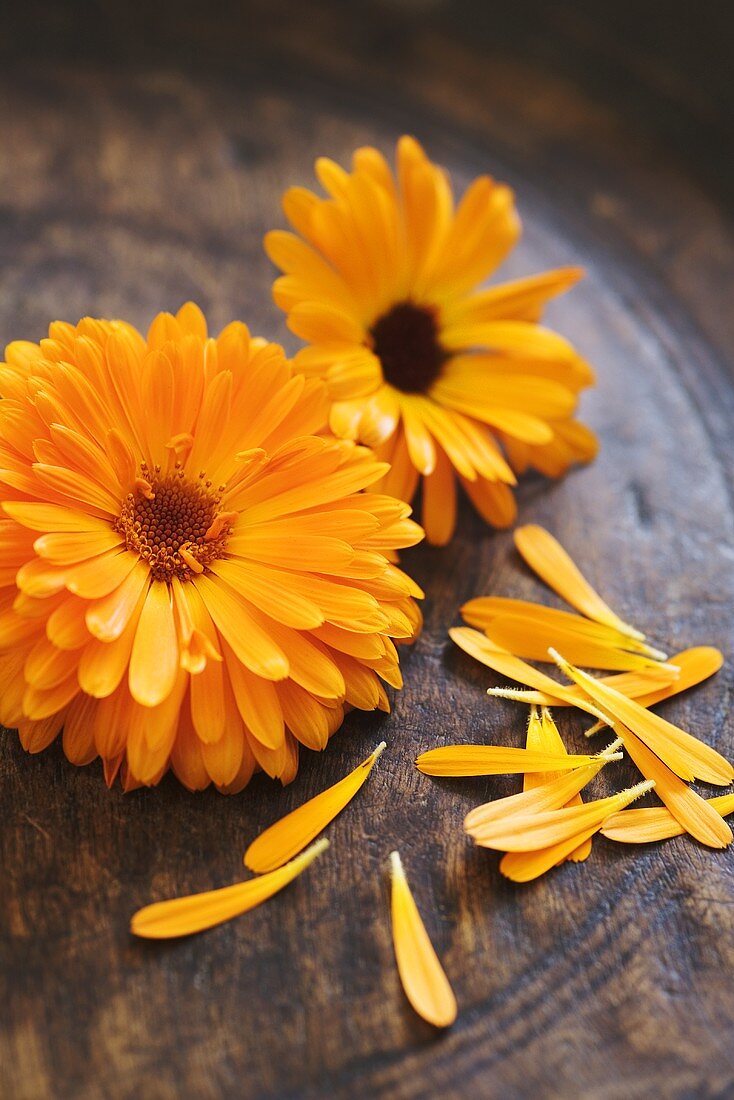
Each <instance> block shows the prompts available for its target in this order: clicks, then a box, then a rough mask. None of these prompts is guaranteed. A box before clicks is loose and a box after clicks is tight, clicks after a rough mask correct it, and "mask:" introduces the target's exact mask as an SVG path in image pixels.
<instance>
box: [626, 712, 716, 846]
mask: <svg viewBox="0 0 734 1100" xmlns="http://www.w3.org/2000/svg"><path fill="white" fill-rule="evenodd" d="M614 729H615V732H616V733H617V734H618V735H619V736H620V737H621V738H622V740H623V741H624V746H625V748H626V749H627V752H628V753H629V754H630V756H631V757H632V759H633V760H634V762H635V764H636V765H637V767H638V768H639V769H640V771H641V772H642V774H643V775H644V776H645V777H646V778H647V779H652V780H654V781H655V791H656V793H657V795H658V797H659V798H660V800H661V801H662V802H664V803H665V805H666V806H667V807H668V809H669V810H670V812H671V814H672V815H673V817H674V818H675V819H676V821H678V822H680V824H681V825H682V826H683V828H684V829H685V831H686V832H687V833H690V834H691V836H693V837H695V838H696V840H698V841H700V842H701V844H705V845H706V846H707V847H709V848H726V847H727V845H729V844H731V841H732V833H731V829H730V828H729V826H728V825H727V824H726V822H725V821H723V820H722V818H721V816H720V814H718V813H717V812H716V810H715V809H714V808H713V807H712V806H711V805H710V803H708V802H706V800H705V799H703V798H701V796H700V795H698V794H696V792H695V791H694V790H692V789H691V788H690V787H689V786H688V785H687V784H686V783H684V782H683V780H682V779H679V778H678V776H677V775H675V773H674V772H672V771H671V770H670V768H668V767H667V766H666V765H665V764H664V763H663V761H662V760H659V759H658V757H657V756H656V755H655V753H654V752H652V751H651V750H650V749H649V748H648V747H647V745H645V744H644V743H643V742H642V741H641V740H640V738H639V737H635V735H634V734H633V733H632V732H631V731H630V730H628V729H627V728H626V726H623V725H622V723H621V722H617V723H615V726H614Z"/></svg>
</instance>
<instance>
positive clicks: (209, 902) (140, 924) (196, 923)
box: [130, 839, 329, 940]
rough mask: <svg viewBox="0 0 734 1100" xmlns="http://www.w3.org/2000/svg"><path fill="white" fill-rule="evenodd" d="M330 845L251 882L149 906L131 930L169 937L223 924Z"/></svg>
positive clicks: (251, 906)
mask: <svg viewBox="0 0 734 1100" xmlns="http://www.w3.org/2000/svg"><path fill="white" fill-rule="evenodd" d="M328 846H329V842H328V840H326V839H323V840H317V841H316V843H315V844H312V845H311V847H310V848H308V849H307V850H306V851H305V852H304V853H303V854H302V855H300V856H297V857H296V858H295V859H294V860H292V861H291V862H290V863H287V864H286V865H285V867H279V868H278V870H277V871H271V872H270V874H268V875H262V876H260V877H258V878H254V879H251V880H250V881H249V882H238V883H236V884H235V885H234V886H225V887H223V888H222V889H221V890H208V891H207V892H206V893H203V894H193V895H192V896H191V897H186V898H173V899H172V900H171V901H158V902H155V903H154V904H153V905H146V907H145V908H144V909H139V910H138V912H137V913H136V914H135V915H134V916H133V918H132V920H131V922H130V931H131V932H133V933H134V934H135V935H136V936H143V937H145V938H146V939H153V940H167V939H172V938H173V937H175V936H188V935H191V934H192V933H193V932H203V931H204V929H205V928H213V927H214V925H216V924H222V922H223V921H226V920H231V918H232V917H238V916H240V914H241V913H246V912H247V911H248V910H249V909H254V908H255V906H256V905H260V904H261V903H262V902H264V901H267V899H268V898H271V897H272V896H273V894H277V893H278V891H279V890H282V889H283V887H284V886H287V885H288V883H289V882H292V881H293V879H294V878H296V877H297V876H298V875H300V873H301V871H305V869H306V868H307V867H308V865H309V864H310V863H312V862H313V860H314V859H316V857H317V856H318V855H320V854H321V853H322V852H323V851H324V849H326V848H328Z"/></svg>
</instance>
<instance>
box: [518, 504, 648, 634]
mask: <svg viewBox="0 0 734 1100" xmlns="http://www.w3.org/2000/svg"><path fill="white" fill-rule="evenodd" d="M514 539H515V546H516V547H517V549H518V550H519V551H520V553H521V554H522V556H523V558H524V559H525V561H526V562H527V563H528V565H529V566H530V568H531V569H533V570H534V571H535V572H536V573H537V574H538V576H539V577H540V578H541V579H542V580H544V581H545V583H546V584H547V585H548V586H549V587H550V588H552V589H553V591H554V592H557V593H558V595H559V596H561V597H562V598H563V599H564V600H566V602H567V603H570V604H571V607H575V608H576V610H577V611H580V612H581V613H582V614H583V615H587V616H588V617H589V618H590V619H594V620H595V622H598V623H604V624H605V625H606V626H610V627H613V628H614V629H615V630H619V631H620V632H621V633H622V634H628V635H629V636H630V637H631V638H637V639H640V640H641V639H643V638H644V634H641V633H640V632H639V630H636V629H635V628H634V627H633V626H630V625H629V623H625V622H624V621H623V620H622V619H620V618H619V616H618V615H615V613H614V612H613V611H612V609H611V607H609V605H608V604H606V603H605V602H604V600H603V599H602V598H601V596H600V595H599V594H598V593H597V592H595V591H594V589H593V588H592V587H591V585H590V584H589V582H588V581H587V580H586V577H584V575H583V574H582V573H581V571H580V570H579V569H578V567H577V566H576V564H575V563H574V562H573V561H572V559H571V557H570V556H569V554H568V553H567V552H566V551H565V550H564V549H563V547H562V546H561V544H560V543H559V542H558V540H557V539H555V538H554V537H553V535H551V533H550V532H549V531H546V530H545V528H544V527H539V526H537V524H528V525H527V526H525V527H518V528H517V529H516V531H515V534H514Z"/></svg>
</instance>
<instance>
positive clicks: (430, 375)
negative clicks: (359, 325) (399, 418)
mask: <svg viewBox="0 0 734 1100" xmlns="http://www.w3.org/2000/svg"><path fill="white" fill-rule="evenodd" d="M371 336H372V348H373V351H374V353H375V355H376V356H377V357H378V359H379V360H380V362H381V364H382V373H383V374H384V376H385V380H386V381H387V382H389V383H390V384H391V385H393V386H395V387H396V389H399V390H403V392H404V393H425V391H426V390H427V389H428V388H429V386H430V385H431V383H432V382H434V381H435V380H436V378H438V376H439V374H440V373H441V367H442V366H443V364H444V362H445V361H446V352H445V351H444V350H443V348H442V347H441V345H440V343H439V341H438V325H437V323H436V315H435V313H434V311H433V310H431V309H429V308H426V307H425V306H417V305H415V304H414V303H413V302H399V303H398V305H396V306H393V308H392V309H391V310H390V311H389V312H388V313H385V314H383V315H382V317H380V318H378V320H377V321H376V322H375V324H374V325H373V326H372V330H371Z"/></svg>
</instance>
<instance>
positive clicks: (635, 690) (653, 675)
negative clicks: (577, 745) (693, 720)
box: [487, 653, 690, 737]
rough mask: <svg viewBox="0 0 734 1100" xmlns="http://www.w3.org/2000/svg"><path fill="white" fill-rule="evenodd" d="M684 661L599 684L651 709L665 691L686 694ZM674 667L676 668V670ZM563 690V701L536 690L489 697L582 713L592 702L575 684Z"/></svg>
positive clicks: (603, 678)
mask: <svg viewBox="0 0 734 1100" xmlns="http://www.w3.org/2000/svg"><path fill="white" fill-rule="evenodd" d="M680 659H681V654H679V653H678V654H676V655H675V656H674V657H671V658H670V664H666V665H662V664H661V665H657V666H651V667H650V668H641V669H637V670H636V671H634V672H619V673H617V674H616V675H614V676H600V677H599V680H600V682H601V683H602V684H609V685H610V686H611V687H614V688H616V689H617V691H621V692H622V694H623V695H626V696H627V698H628V699H637V701H638V702H642V705H643V706H649V703H645V702H644V699H646V698H648V697H650V696H651V695H652V694H653V693H654V694H658V692H659V693H660V694H661V696H662V692H664V691H665V692H668V693H669V694H671V695H675V694H677V693H678V692H679V691H683V690H684V689H683V688H681V687H679V686H678V676H679V668H678V665H677V662H678V661H679V660H680ZM674 665H675V666H676V667H675V668H674V667H672V666H674ZM528 667H529V668H530V667H531V666H530V665H529V666H528ZM559 686H560V685H559ZM689 686H690V685H689ZM561 690H562V691H563V696H562V697H561V695H560V694H557V695H555V696H553V695H549V694H548V693H547V692H542V691H533V690H532V689H531V690H528V691H522V690H521V689H515V688H490V689H489V691H488V692H487V694H488V695H494V696H496V697H497V698H499V699H512V700H514V701H515V702H517V703H528V704H530V705H531V706H532V705H533V704H534V705H536V706H542V707H570V706H576V707H579V708H580V709H581V710H585V709H586V705H587V704H588V702H589V700H588V699H587V698H586V696H585V695H584V693H583V691H581V689H580V688H578V687H576V685H575V684H574V685H572V686H567V685H565V684H564V685H563V687H562V689H561ZM605 725H606V722H604V721H602V719H599V720H598V722H597V723H596V725H595V726H594V727H593V731H594V733H596V732H597V731H598V730H600V729H601V728H602V726H605ZM586 736H587V737H590V736H591V730H586Z"/></svg>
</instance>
